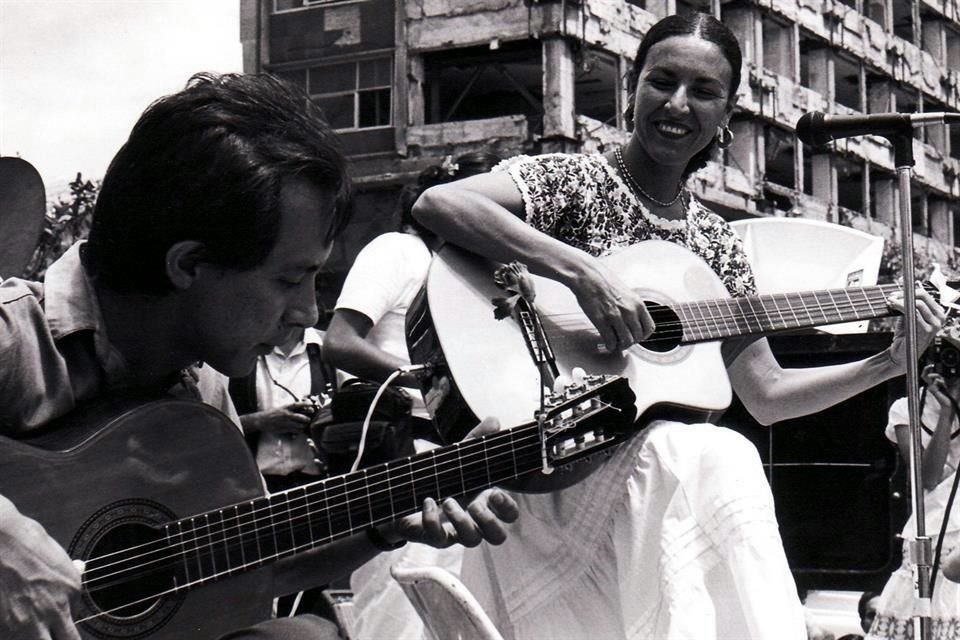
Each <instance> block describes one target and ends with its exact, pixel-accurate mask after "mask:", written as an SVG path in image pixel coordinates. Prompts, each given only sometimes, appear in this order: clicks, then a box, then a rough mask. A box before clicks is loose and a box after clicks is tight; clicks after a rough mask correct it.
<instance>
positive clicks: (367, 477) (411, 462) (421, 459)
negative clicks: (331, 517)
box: [87, 427, 529, 569]
mask: <svg viewBox="0 0 960 640" xmlns="http://www.w3.org/2000/svg"><path fill="white" fill-rule="evenodd" d="M527 428H529V427H518V428H516V429H514V430H511V431H508V432H504V435H506V434H510V435H514V436H515V434H514V433H513V432H519V431H522V430H524V429H527ZM490 435H491V436H497V435H500V434H490ZM488 437H489V436H488ZM515 437H516V436H515ZM524 437H525V436H523V435H521V436H519V438H520V439H522V438H524ZM504 439H506V438H504ZM494 440H499V439H498V438H495V437H494V438H492V439H491V441H494ZM474 442H475V441H474V440H471V441H469V443H470V444H471V445H474ZM504 444H506V445H507V447H509V446H510V444H511V443H497V444H495V445H494V446H492V447H484V448H483V449H484V450H485V451H481V452H480V453H485V452H487V451H489V452H491V453H496V450H497V449H503V448H504V446H503V445H504ZM476 448H478V447H476V446H470V447H459V448H452V449H450V450H445V451H442V452H440V453H439V454H434V455H429V454H430V453H432V452H426V453H425V454H421V456H416V457H411V458H407V459H405V460H403V461H395V462H393V463H388V464H385V465H378V466H382V467H383V470H382V471H377V472H375V473H372V474H371V473H369V471H370V470H373V469H377V467H371V468H370V469H367V470H365V471H366V473H363V472H361V473H357V474H350V475H351V476H352V475H357V476H363V477H362V478H349V477H348V476H335V477H333V478H326V479H324V480H320V481H318V482H314V483H310V484H308V485H303V486H302V487H296V488H292V489H289V490H287V491H284V492H280V493H276V494H271V496H264V497H260V498H255V499H254V500H252V501H250V502H247V503H241V504H251V503H253V502H259V501H269V500H270V498H276V497H278V496H285V495H286V494H289V493H292V492H296V491H298V490H303V489H304V488H308V489H311V490H312V489H314V488H317V487H319V486H320V485H323V484H333V483H334V482H335V481H337V480H341V479H343V485H342V487H341V488H346V491H345V493H349V492H350V491H352V490H354V489H350V488H349V486H350V484H351V483H352V484H358V483H368V482H369V481H371V480H380V476H388V475H390V474H391V473H398V472H402V471H404V470H403V469H396V468H393V469H391V468H389V466H390V465H392V466H394V467H399V466H400V465H401V464H403V465H406V466H408V467H410V469H409V470H407V471H408V472H409V473H415V472H416V469H415V467H416V465H417V464H418V463H421V464H422V463H427V464H426V465H425V466H427V467H428V468H434V467H435V468H437V471H438V472H442V471H443V470H442V469H441V467H442V466H443V465H444V464H446V463H447V462H449V460H443V459H442V458H444V457H446V458H453V457H456V458H457V459H458V460H461V459H463V458H464V457H466V458H469V457H471V456H475V454H476V453H477V452H474V451H472V449H476ZM458 452H460V453H466V456H458V455H457V453H458ZM429 458H438V459H441V460H440V461H439V462H438V463H435V464H434V463H430V462H429V461H428V460H429ZM344 478H347V479H344ZM415 483H416V480H414V481H413V482H411V483H409V484H410V485H411V486H415ZM405 486H406V484H404V483H400V484H397V485H391V487H392V488H397V489H402V488H404V487H405ZM335 488H336V487H329V488H327V493H330V490H331V489H335ZM287 497H288V496H287ZM237 506H239V505H237ZM230 508H232V506H231V507H226V509H230ZM272 509H273V505H269V504H268V505H266V506H265V507H264V508H257V509H254V510H252V511H250V512H249V513H248V514H245V516H254V522H256V516H257V514H258V513H259V512H262V511H269V510H272ZM222 511H223V509H221V510H219V511H218V512H221V513H222ZM271 515H272V514H271ZM195 517H197V516H195ZM201 517H202V516H201ZM190 519H191V518H185V519H182V520H179V521H177V522H180V523H183V522H187V521H189V520H190ZM171 524H174V523H171ZM174 535H175V537H176V536H178V535H180V536H182V535H184V534H174ZM178 544H182V543H178ZM152 545H162V546H168V545H167V544H166V543H164V542H162V541H151V542H147V543H143V544H140V545H135V546H133V547H129V548H126V549H122V550H119V551H115V552H112V553H108V554H104V555H102V556H98V557H95V558H90V559H89V560H87V563H88V566H89V564H90V563H93V562H100V563H101V564H100V565H98V568H100V569H102V568H103V567H105V566H109V565H107V564H103V560H104V559H105V558H109V557H111V556H116V555H119V554H124V553H128V552H130V551H133V550H138V549H142V548H144V547H149V546H152ZM128 559H129V558H124V561H125V560H128Z"/></svg>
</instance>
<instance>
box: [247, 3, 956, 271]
mask: <svg viewBox="0 0 960 640" xmlns="http://www.w3.org/2000/svg"><path fill="white" fill-rule="evenodd" d="M691 9H696V10H701V11H707V12H712V13H713V14H714V15H717V16H720V17H721V19H722V20H723V21H724V22H725V23H726V24H727V25H729V26H730V27H731V28H732V29H733V30H734V31H735V32H736V34H737V36H738V37H739V39H740V42H741V44H742V46H743V49H744V69H743V82H742V84H741V87H740V95H739V107H738V111H737V114H736V116H735V118H734V120H733V123H732V129H733V131H734V133H735V134H736V140H735V142H734V144H733V146H732V147H731V148H730V149H728V150H727V151H726V152H724V153H723V154H722V156H721V157H718V158H717V159H716V161H715V162H714V163H711V165H710V166H709V167H708V168H706V169H704V170H703V171H701V172H700V173H698V174H697V175H696V176H695V177H694V178H693V179H692V181H691V186H692V188H693V189H694V190H695V192H696V193H697V194H698V195H699V196H700V197H702V198H703V199H704V200H706V201H708V202H709V203H710V204H711V206H713V207H714V208H715V209H717V210H718V211H720V212H721V213H722V214H723V215H724V216H726V217H728V218H729V219H736V218H742V217H745V216H764V215H767V216H769V215H780V216H803V217H811V218H816V219H820V220H826V221H829V222H836V223H840V224H845V225H849V226H852V227H855V228H858V229H862V230H865V231H869V232H871V233H875V234H878V235H883V236H886V237H892V238H897V237H898V236H897V234H896V233H894V234H892V235H891V232H892V231H894V229H893V227H894V226H895V225H896V224H897V220H898V217H897V208H898V200H897V184H896V176H895V174H894V166H893V153H892V149H891V148H890V145H889V143H888V142H887V141H886V140H885V139H883V138H878V137H872V136H867V137H856V138H847V139H844V140H841V141H839V142H837V143H834V144H833V145H832V146H831V148H830V149H827V150H822V149H814V148H811V147H809V146H807V145H804V144H801V143H799V142H798V140H797V138H796V136H795V134H794V127H795V125H796V122H797V120H798V119H799V117H800V116H801V115H802V114H803V113H804V112H806V111H824V112H828V113H844V114H847V113H850V114H852V113H878V112H886V111H902V112H921V111H950V112H955V111H957V110H958V109H960V72H958V69H960V0H844V1H841V0H775V1H774V0H765V1H764V0H759V1H751V0H732V1H726V0H723V1H721V0H632V1H631V0H241V39H242V40H243V49H244V70H245V71H247V72H255V71H270V72H273V73H276V74H278V75H281V76H283V77H286V78H288V79H291V80H294V81H296V82H298V83H299V84H301V85H303V86H304V87H306V89H307V90H308V91H309V92H310V94H311V95H313V96H314V97H315V98H316V99H317V100H318V101H319V102H320V103H321V104H322V105H323V106H324V108H325V109H326V110H327V113H328V115H329V117H330V119H331V120H332V122H333V124H334V126H335V127H336V128H337V129H338V130H339V131H340V132H341V133H342V135H343V137H344V139H345V140H346V143H347V149H348V151H349V152H350V154H351V156H352V159H353V174H354V176H355V178H356V182H357V186H358V199H357V220H356V222H355V223H354V224H353V226H352V228H351V230H350V233H349V236H348V240H349V241H348V242H347V243H345V244H343V245H342V246H341V248H340V250H339V252H338V254H337V256H335V259H334V261H333V262H332V263H331V273H329V274H327V275H328V277H330V278H332V279H333V280H334V282H335V281H337V280H338V279H339V278H342V276H343V274H344V273H345V271H346V269H347V268H348V267H349V264H350V262H351V260H352V256H353V255H354V254H355V253H356V251H357V250H358V248H359V246H362V244H363V243H364V242H366V241H367V240H368V239H369V238H370V237H372V236H373V235H375V234H376V233H379V232H380V231H381V230H383V229H386V228H390V227H391V225H392V223H393V221H394V220H395V217H394V216H395V213H394V205H395V202H396V196H397V192H398V189H399V188H400V186H402V185H403V184H404V183H406V182H408V181H412V180H413V179H414V178H415V176H416V175H417V173H419V171H420V170H422V169H423V168H425V167H426V166H428V165H431V164H436V163H439V162H441V161H442V160H443V159H444V158H445V157H446V156H451V157H456V156H457V155H459V154H461V153H464V152H468V151H476V150H487V151H494V152H496V153H498V154H500V155H502V156H510V155H514V154H517V153H541V152H546V151H556V150H565V151H587V152H589V151H595V150H602V149H604V148H605V147H607V146H608V145H611V144H617V143H619V142H622V141H623V140H624V139H625V137H626V135H627V132H626V131H625V130H624V128H623V117H622V112H623V105H624V104H625V102H626V101H627V100H628V96H627V91H626V88H625V84H624V78H625V75H626V72H627V70H628V69H629V65H630V63H631V57H632V55H633V53H634V52H635V50H636V47H637V44H638V43H639V39H640V37H641V36H642V35H643V34H644V33H645V32H646V30H647V29H648V28H649V26H650V25H651V24H653V23H654V22H655V21H656V20H658V19H659V18H661V17H663V16H665V15H668V14H670V13H675V12H682V11H687V10H691ZM916 138H917V139H916V143H915V145H914V146H915V149H914V156H915V159H916V163H917V164H916V167H915V180H914V185H913V189H912V194H913V205H912V210H913V228H914V231H915V232H916V234H917V236H916V240H915V245H916V248H917V251H918V253H919V254H921V256H923V255H929V256H930V257H933V258H935V259H937V260H939V261H941V262H943V263H946V264H953V262H954V246H955V245H956V244H957V243H958V241H960V233H958V232H957V222H956V219H957V213H958V211H960V205H958V199H957V198H958V196H960V183H958V177H957V176H958V170H960V127H958V128H956V130H954V131H953V132H951V131H950V130H949V128H948V127H945V126H943V125H938V126H932V127H926V128H917V130H916ZM888 244H889V243H888ZM891 248H893V247H891Z"/></svg>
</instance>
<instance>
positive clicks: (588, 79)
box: [574, 47, 620, 127]
mask: <svg viewBox="0 0 960 640" xmlns="http://www.w3.org/2000/svg"><path fill="white" fill-rule="evenodd" d="M576 63H577V66H576V77H575V79H574V101H575V105H576V107H575V108H576V112H577V113H579V114H581V115H585V116H587V117H589V118H593V119H594V120H599V121H600V122H603V123H604V124H608V125H610V126H613V127H615V126H617V124H618V119H617V118H618V115H619V109H618V105H619V104H620V82H619V79H620V74H619V73H617V58H616V57H615V56H613V55H611V54H609V53H606V52H604V51H600V50H599V49H591V48H587V47H583V48H581V49H580V51H579V52H578V53H577V59H576Z"/></svg>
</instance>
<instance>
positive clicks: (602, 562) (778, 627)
mask: <svg viewBox="0 0 960 640" xmlns="http://www.w3.org/2000/svg"><path fill="white" fill-rule="evenodd" d="M516 498H517V499H518V501H519V502H520V505H521V515H520V518H519V519H518V521H517V522H516V523H514V524H513V525H511V530H510V535H509V536H508V538H507V541H506V542H505V543H504V544H503V545H501V546H492V545H486V544H483V545H481V546H480V547H477V548H475V549H467V550H466V551H465V555H464V563H463V571H462V580H463V581H464V583H465V584H466V585H467V586H468V587H469V588H470V589H471V591H473V593H474V595H476V596H477V598H478V600H480V602H481V604H482V605H483V606H484V608H485V609H486V610H487V611H488V613H490V615H491V617H492V618H493V620H494V622H495V623H496V624H497V627H498V628H499V629H500V631H501V633H502V634H503V635H504V637H505V638H507V639H508V640H537V639H540V638H556V639H558V640H564V639H567V638H569V639H570V640H580V639H583V638H591V639H597V640H600V639H602V640H620V639H624V640H626V639H637V640H805V639H806V628H805V624H804V616H803V608H802V606H801V604H800V601H799V598H798V596H797V590H796V585H795V583H794V581H793V576H792V575H791V573H790V570H789V567H788V566H787V561H786V557H785V555H784V551H783V543H782V541H781V539H780V534H779V530H778V527H777V523H776V519H775V516H774V509H773V497H772V495H771V492H770V487H769V485H768V483H767V480H766V477H765V476H764V473H763V468H762V465H761V464H760V460H759V457H758V455H757V451H756V448H755V447H754V446H753V444H751V443H750V442H749V441H748V440H746V439H745V438H743V437H742V436H741V435H739V434H737V433H736V432H734V431H731V430H729V429H724V428H721V427H716V426H714V425H709V424H699V425H686V424H681V423H675V422H664V421H658V422H655V423H653V424H652V425H651V426H649V427H648V428H647V429H645V430H644V431H643V432H642V433H641V434H639V435H638V436H636V437H635V438H633V439H632V440H631V441H629V442H628V443H626V444H624V445H623V446H622V447H621V448H620V449H619V450H618V451H617V452H616V453H615V454H614V455H613V456H612V457H611V459H610V460H609V461H607V462H606V463H605V464H604V465H603V466H602V467H601V468H600V469H598V470H597V471H596V472H595V473H593V474H592V475H591V476H589V477H588V478H587V479H586V480H584V481H583V482H581V483H579V484H577V485H574V486H573V487H570V488H568V489H566V490H563V491H559V492H555V493H550V494H534V495H531V494H522V495H516Z"/></svg>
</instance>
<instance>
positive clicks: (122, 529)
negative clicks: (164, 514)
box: [88, 524, 174, 618]
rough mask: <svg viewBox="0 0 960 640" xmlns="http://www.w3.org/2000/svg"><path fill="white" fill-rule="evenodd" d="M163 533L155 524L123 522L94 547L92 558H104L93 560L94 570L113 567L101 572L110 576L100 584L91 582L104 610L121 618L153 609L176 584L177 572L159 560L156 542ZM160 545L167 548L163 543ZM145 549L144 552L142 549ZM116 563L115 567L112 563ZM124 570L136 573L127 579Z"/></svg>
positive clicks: (95, 599) (96, 600)
mask: <svg viewBox="0 0 960 640" xmlns="http://www.w3.org/2000/svg"><path fill="white" fill-rule="evenodd" d="M159 540H160V536H159V535H158V533H157V532H156V530H154V529H153V528H151V527H145V526H143V525H140V524H122V525H119V526H117V527H114V528H113V529H111V530H110V531H109V532H108V533H107V534H106V535H104V536H103V537H102V538H101V539H100V540H99V541H98V542H97V543H96V544H95V545H94V546H93V549H92V550H91V553H90V556H91V557H92V558H102V560H101V561H100V562H94V563H91V569H97V568H98V567H100V566H101V564H102V565H104V566H105V567H106V566H109V567H110V568H109V569H107V571H105V572H102V573H101V575H104V576H109V575H115V576H116V577H115V579H110V578H106V579H103V580H102V582H100V584H99V585H90V586H89V587H88V593H89V594H90V599H91V600H92V601H93V603H94V604H95V605H96V606H97V608H98V609H100V610H101V611H108V612H110V615H111V616H114V617H118V618H133V617H136V616H139V615H143V614H144V613H147V612H148V611H149V610H150V609H151V608H153V607H154V606H155V605H156V603H157V600H158V599H159V596H158V595H157V594H161V593H164V592H165V591H167V590H169V589H170V588H171V586H173V584H174V581H173V574H172V572H171V571H170V568H169V566H168V564H167V563H165V562H161V561H158V560H156V557H157V555H158V554H157V553H156V552H155V551H154V552H153V553H150V551H151V550H154V549H157V548H158V545H157V544H156V543H157V542H158V541H159ZM159 548H161V549H162V548H163V547H162V546H159ZM141 549H142V550H144V552H140V551H139V550H141ZM111 565H112V566H111ZM124 572H131V573H135V577H131V578H129V579H125V578H124V576H123V574H124Z"/></svg>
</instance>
